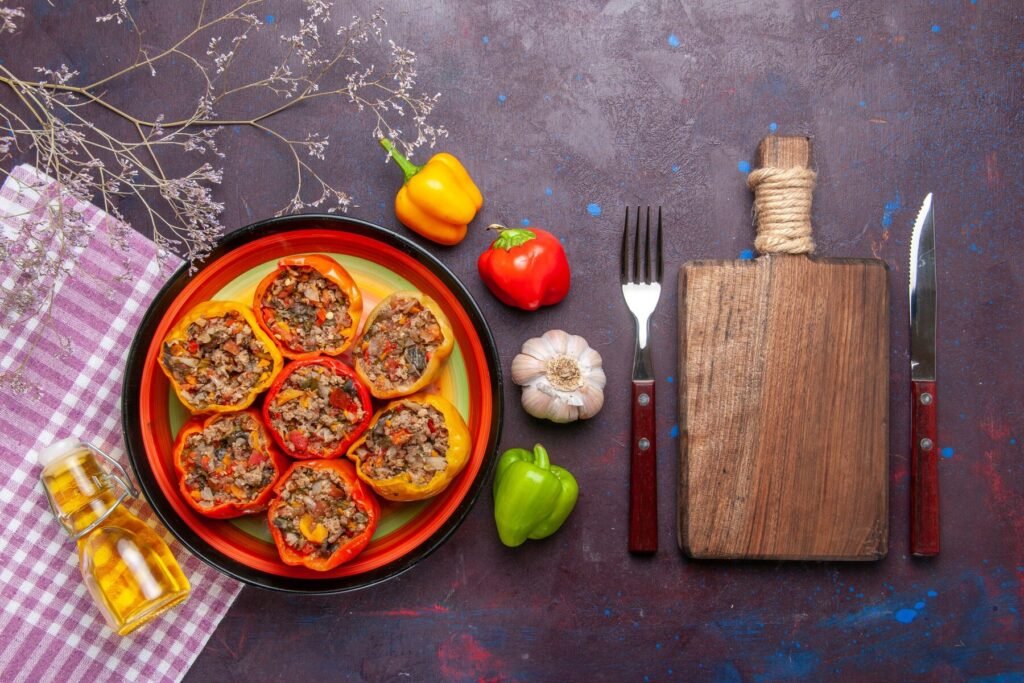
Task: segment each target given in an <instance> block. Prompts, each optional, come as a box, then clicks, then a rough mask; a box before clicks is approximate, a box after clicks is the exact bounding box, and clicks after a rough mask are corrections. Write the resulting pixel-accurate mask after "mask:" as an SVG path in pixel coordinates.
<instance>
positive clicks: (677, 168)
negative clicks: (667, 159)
mask: <svg viewBox="0 0 1024 683" xmlns="http://www.w3.org/2000/svg"><path fill="white" fill-rule="evenodd" d="M672 172H673V173H679V164H672Z"/></svg>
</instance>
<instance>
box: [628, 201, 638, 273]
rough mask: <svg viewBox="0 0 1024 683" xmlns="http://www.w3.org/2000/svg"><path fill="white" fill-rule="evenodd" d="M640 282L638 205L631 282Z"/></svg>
mask: <svg viewBox="0 0 1024 683" xmlns="http://www.w3.org/2000/svg"><path fill="white" fill-rule="evenodd" d="M639 280H640V205H639V204H637V205H636V233H635V234H634V235H633V274H632V275H631V276H630V278H629V281H630V282H638V281H639Z"/></svg>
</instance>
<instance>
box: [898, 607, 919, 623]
mask: <svg viewBox="0 0 1024 683" xmlns="http://www.w3.org/2000/svg"><path fill="white" fill-rule="evenodd" d="M895 617H896V621H898V622H900V623H901V624H909V623H910V622H912V621H913V620H914V619H915V618H916V617H917V610H913V609H907V608H906V607H904V608H903V609H899V610H896V614H895Z"/></svg>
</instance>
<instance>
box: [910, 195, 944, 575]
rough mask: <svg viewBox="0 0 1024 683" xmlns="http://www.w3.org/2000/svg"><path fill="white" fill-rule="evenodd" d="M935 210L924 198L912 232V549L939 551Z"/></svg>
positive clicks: (927, 552) (917, 552)
mask: <svg viewBox="0 0 1024 683" xmlns="http://www.w3.org/2000/svg"><path fill="white" fill-rule="evenodd" d="M936 310H937V296H936V277H935V212H934V206H933V202H932V194H931V193H930V192H929V193H928V196H927V197H925V198H924V202H923V203H922V204H921V210H920V211H918V213H917V220H916V221H915V222H914V232H913V234H912V235H911V238H910V380H911V382H910V384H911V396H912V401H913V403H912V407H911V454H910V552H911V553H912V554H914V555H917V556H925V557H927V556H933V555H938V554H939V470H938V465H939V463H938V454H939V448H938V438H937V434H938V429H937V428H938V421H937V415H938V412H937V395H936V381H935V379H936V378H935V365H936V363H935V339H936Z"/></svg>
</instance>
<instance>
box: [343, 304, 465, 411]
mask: <svg viewBox="0 0 1024 683" xmlns="http://www.w3.org/2000/svg"><path fill="white" fill-rule="evenodd" d="M454 343H455V338H454V335H453V334H452V328H451V325H450V324H449V323H448V318H447V317H446V316H445V314H444V312H443V311H441V307H440V306H438V305H437V302H435V301H434V300H433V299H431V298H430V297H429V296H427V295H426V294H423V293H422V292H395V293H394V294H391V295H390V296H388V297H387V298H385V299H384V300H382V301H381V302H380V303H379V304H377V306H376V307H374V309H373V311H371V312H370V316H369V317H368V318H367V319H366V328H365V330H364V331H363V336H362V337H360V339H359V343H358V344H357V345H356V348H355V352H354V353H353V356H354V358H355V367H356V373H357V374H358V375H359V378H360V379H361V380H363V381H364V382H366V384H367V385H369V387H370V392H371V393H372V394H373V395H374V396H375V397H377V398H395V397H397V396H405V395H407V394H413V393H415V392H417V391H419V390H420V389H423V388H424V387H426V386H427V385H428V384H430V383H431V382H433V381H434V380H435V379H437V377H438V376H439V375H440V374H441V369H442V367H443V366H444V362H445V361H446V360H447V359H448V356H449V355H451V352H452V346H453V345H454Z"/></svg>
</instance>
